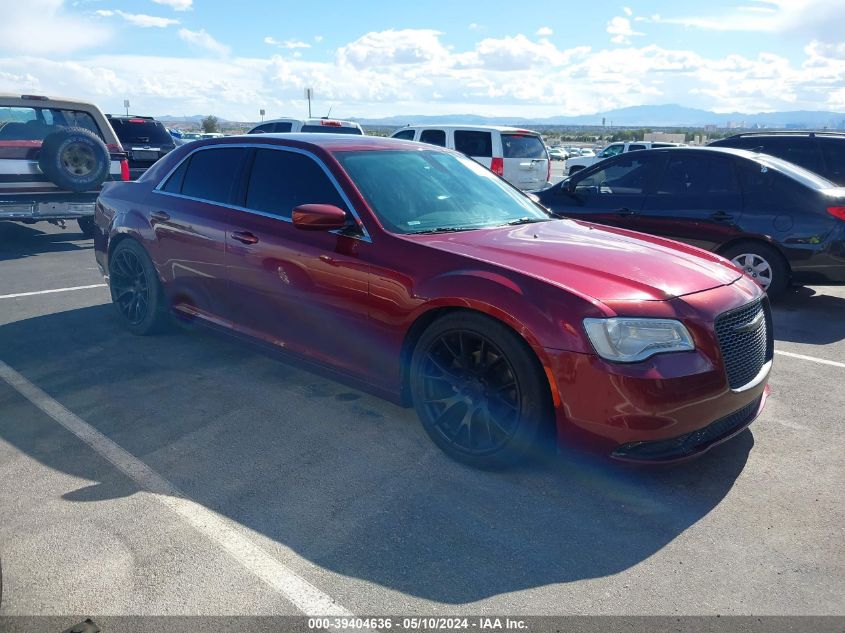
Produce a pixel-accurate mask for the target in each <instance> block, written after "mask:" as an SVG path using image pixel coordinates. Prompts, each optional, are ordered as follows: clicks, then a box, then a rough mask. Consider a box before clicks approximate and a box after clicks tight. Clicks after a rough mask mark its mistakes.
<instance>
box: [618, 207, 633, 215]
mask: <svg viewBox="0 0 845 633" xmlns="http://www.w3.org/2000/svg"><path fill="white" fill-rule="evenodd" d="M616 215H634V212H633V211H631V210H630V209H629V208H628V207H622V208H621V209H616Z"/></svg>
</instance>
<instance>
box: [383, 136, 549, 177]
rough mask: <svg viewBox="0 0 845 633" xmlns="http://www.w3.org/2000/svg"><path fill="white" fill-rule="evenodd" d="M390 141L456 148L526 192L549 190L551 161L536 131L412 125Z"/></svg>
mask: <svg viewBox="0 0 845 633" xmlns="http://www.w3.org/2000/svg"><path fill="white" fill-rule="evenodd" d="M390 136H391V138H398V139H404V140H407V141H419V142H420V143H430V144H431V145H439V146H441V147H448V148H449V149H454V150H457V151H459V152H461V153H462V154H466V155H467V156H469V157H470V158H472V159H474V160H476V161H478V162H479V163H481V164H482V165H484V166H485V167H487V168H488V169H490V170H491V171H493V172H494V173H496V174H498V175H499V176H501V177H502V178H504V179H505V180H507V181H508V182H509V183H511V184H512V185H514V186H515V187H518V188H520V189H522V190H524V191H535V190H538V189H543V188H545V187H547V186H548V185H549V184H550V183H549V178H550V176H551V160H550V159H549V152H548V150H547V149H546V145H545V143H543V139H542V138H541V137H540V135H539V134H538V133H537V132H533V131H531V130H523V129H521V128H515V127H502V126H498V125H409V126H407V127H403V128H400V129H398V130H396V131H395V132H394V133H393V134H391V135H390Z"/></svg>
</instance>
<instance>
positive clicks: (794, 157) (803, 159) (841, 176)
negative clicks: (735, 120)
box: [710, 130, 845, 187]
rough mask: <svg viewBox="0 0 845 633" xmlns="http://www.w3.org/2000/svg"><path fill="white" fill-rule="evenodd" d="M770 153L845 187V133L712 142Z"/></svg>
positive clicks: (739, 137)
mask: <svg viewBox="0 0 845 633" xmlns="http://www.w3.org/2000/svg"><path fill="white" fill-rule="evenodd" d="M710 146H711V147H736V148H739V149H747V150H751V151H754V152H762V153H764V154H771V155H772V156H777V157H778V158H782V159H784V160H788V161H789V162H790V163H795V164H796V165H800V166H801V167H803V168H804V169H809V170H810V171H812V172H815V173H817V174H819V175H820V176H823V177H824V178H827V179H828V180H830V181H831V182H833V183H835V184H837V185H839V186H840V187H842V186H845V133H842V132H798V131H791V130H790V131H788V132H768V131H767V132H745V133H743V134H735V135H734V136H729V137H728V138H723V139H720V140H718V141H713V142H712V143H710Z"/></svg>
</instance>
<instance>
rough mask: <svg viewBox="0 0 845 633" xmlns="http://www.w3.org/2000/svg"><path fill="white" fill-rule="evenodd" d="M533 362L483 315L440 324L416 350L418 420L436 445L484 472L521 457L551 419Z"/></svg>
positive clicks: (523, 347)
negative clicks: (542, 425)
mask: <svg viewBox="0 0 845 633" xmlns="http://www.w3.org/2000/svg"><path fill="white" fill-rule="evenodd" d="M461 321H463V322H461ZM532 355H533V353H532V352H531V350H530V348H527V346H526V345H525V343H524V342H523V341H521V340H520V339H519V337H518V336H517V335H516V334H515V333H513V332H512V331H511V330H510V329H509V328H507V327H506V326H505V325H503V324H501V323H499V322H498V321H495V320H493V319H490V318H488V317H484V316H483V315H480V314H474V313H470V314H463V315H462V314H456V315H454V316H452V315H450V316H447V317H446V318H444V319H441V320H439V321H437V322H435V324H434V325H433V326H432V327H430V328H429V330H427V331H426V332H425V333H424V334H423V336H422V337H421V339H420V341H419V343H418V345H417V349H416V350H415V352H414V358H413V360H412V374H411V379H412V391H413V396H414V404H415V407H416V410H417V413H418V415H419V417H420V420H421V421H422V423H423V426H424V427H425V429H426V431H427V432H428V434H429V435H430V436H431V438H432V439H433V440H434V441H435V443H436V444H437V445H438V446H440V447H441V448H442V449H443V450H444V451H445V452H446V453H447V454H449V455H450V456H452V457H453V458H455V459H458V460H459V461H462V462H464V463H468V464H471V465H473V466H477V467H481V468H487V467H491V468H492V467H499V466H503V465H508V464H510V463H513V462H515V461H519V460H520V459H521V458H523V457H524V456H525V455H526V454H527V453H528V452H529V450H530V449H532V448H534V443H535V439H536V435H537V430H538V428H539V427H540V425H541V424H542V422H543V421H546V420H548V417H547V415H546V414H548V407H547V403H548V397H547V396H548V394H547V392H548V383H547V381H546V380H545V376H544V375H543V374H542V372H541V371H540V370H539V368H538V366H537V365H538V363H537V361H536V358H533V357H532ZM544 387H545V391H544Z"/></svg>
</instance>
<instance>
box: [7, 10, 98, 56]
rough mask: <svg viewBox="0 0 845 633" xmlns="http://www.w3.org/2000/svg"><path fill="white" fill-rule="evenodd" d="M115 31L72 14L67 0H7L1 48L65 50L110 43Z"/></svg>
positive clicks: (40, 51)
mask: <svg viewBox="0 0 845 633" xmlns="http://www.w3.org/2000/svg"><path fill="white" fill-rule="evenodd" d="M111 35H112V34H111V31H110V30H109V29H108V28H107V27H105V26H103V25H99V24H93V23H91V21H90V20H86V19H84V18H81V17H78V16H74V15H69V14H67V13H66V12H65V11H64V1H63V0H27V1H25V2H7V3H4V6H3V9H2V18H0V51H4V50H5V51H8V52H10V53H12V54H21V53H24V54H25V53H36V54H41V55H50V54H65V53H71V52H73V51H77V50H81V49H84V48H93V47H96V46H99V45H101V44H104V43H106V42H107V41H108V40H109V39H110V38H111Z"/></svg>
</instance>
